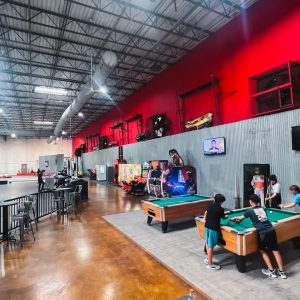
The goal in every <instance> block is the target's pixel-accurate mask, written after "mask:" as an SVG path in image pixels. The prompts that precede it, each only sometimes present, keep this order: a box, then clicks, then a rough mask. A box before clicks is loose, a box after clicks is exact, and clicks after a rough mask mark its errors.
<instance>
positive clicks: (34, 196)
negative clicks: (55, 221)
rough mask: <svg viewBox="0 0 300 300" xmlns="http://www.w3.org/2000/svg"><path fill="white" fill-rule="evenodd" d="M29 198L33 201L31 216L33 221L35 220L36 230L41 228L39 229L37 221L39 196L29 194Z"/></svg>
mask: <svg viewBox="0 0 300 300" xmlns="http://www.w3.org/2000/svg"><path fill="white" fill-rule="evenodd" d="M27 199H28V201H29V202H32V207H31V210H30V212H29V217H30V219H31V221H34V222H35V227H36V230H39V229H38V222H37V213H36V201H37V196H36V195H28V196H27Z"/></svg>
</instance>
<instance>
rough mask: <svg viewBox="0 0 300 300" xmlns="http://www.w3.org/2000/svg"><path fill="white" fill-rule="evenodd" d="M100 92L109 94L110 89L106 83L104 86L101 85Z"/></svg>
mask: <svg viewBox="0 0 300 300" xmlns="http://www.w3.org/2000/svg"><path fill="white" fill-rule="evenodd" d="M99 90H100V92H101V93H103V94H107V92H108V90H107V87H106V86H105V85H103V86H100V89H99Z"/></svg>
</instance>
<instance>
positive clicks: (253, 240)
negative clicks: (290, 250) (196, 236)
mask: <svg viewBox="0 0 300 300" xmlns="http://www.w3.org/2000/svg"><path fill="white" fill-rule="evenodd" d="M245 211H246V209H245V208H244V209H237V210H233V211H230V212H229V213H227V215H228V218H232V217H236V216H241V215H243V214H244V213H245ZM266 212H267V215H268V218H269V220H270V221H271V222H272V224H273V226H274V228H275V230H276V233H277V239H278V243H281V242H284V241H287V240H292V242H293V243H294V245H295V247H297V248H299V247H300V238H299V237H300V214H298V213H293V212H287V211H282V210H279V209H273V208H267V209H266ZM196 223H197V227H198V230H199V233H200V237H201V238H203V239H204V219H203V218H196ZM219 245H220V246H221V247H223V248H224V249H226V250H228V251H230V252H232V253H234V254H235V255H236V266H237V269H238V270H239V272H245V271H246V256H247V255H249V254H252V253H255V252H257V251H258V250H259V249H258V237H257V232H256V229H255V228H254V227H253V225H252V223H251V221H250V219H249V218H247V219H244V220H243V221H241V222H240V223H237V222H232V221H229V220H228V219H223V220H222V221H221V231H220V239H219Z"/></svg>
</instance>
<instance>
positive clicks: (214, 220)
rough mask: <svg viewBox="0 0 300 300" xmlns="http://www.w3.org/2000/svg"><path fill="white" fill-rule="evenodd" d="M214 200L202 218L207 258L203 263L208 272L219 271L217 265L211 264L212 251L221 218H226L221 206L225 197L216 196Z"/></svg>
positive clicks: (217, 236) (215, 243)
mask: <svg viewBox="0 0 300 300" xmlns="http://www.w3.org/2000/svg"><path fill="white" fill-rule="evenodd" d="M214 198H215V202H214V203H213V204H210V205H209V206H208V208H207V211H206V212H205V216H204V219H205V227H204V236H205V247H206V251H207V258H206V259H205V260H204V262H205V263H206V264H207V269H209V270H219V269H220V268H221V267H220V266H219V265H216V264H213V262H212V258H213V249H214V247H215V246H216V245H217V243H218V238H219V230H220V221H221V218H226V216H225V214H224V208H223V207H222V206H221V205H222V203H223V202H224V201H225V197H224V196H223V195H221V194H216V195H215V197H214Z"/></svg>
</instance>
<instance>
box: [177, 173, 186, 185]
mask: <svg viewBox="0 0 300 300" xmlns="http://www.w3.org/2000/svg"><path fill="white" fill-rule="evenodd" d="M178 182H179V183H185V180H184V177H183V175H182V170H179V171H178Z"/></svg>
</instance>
